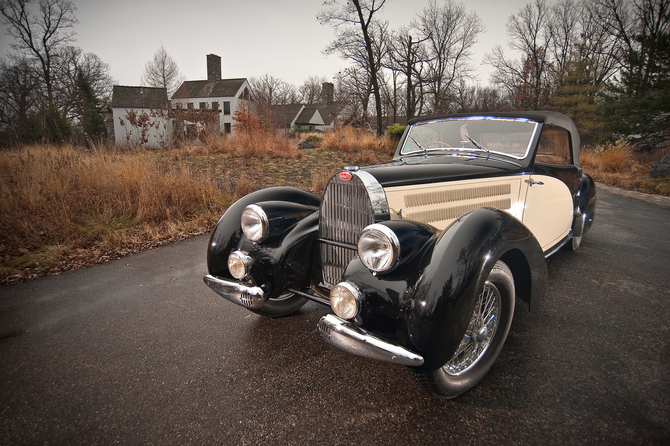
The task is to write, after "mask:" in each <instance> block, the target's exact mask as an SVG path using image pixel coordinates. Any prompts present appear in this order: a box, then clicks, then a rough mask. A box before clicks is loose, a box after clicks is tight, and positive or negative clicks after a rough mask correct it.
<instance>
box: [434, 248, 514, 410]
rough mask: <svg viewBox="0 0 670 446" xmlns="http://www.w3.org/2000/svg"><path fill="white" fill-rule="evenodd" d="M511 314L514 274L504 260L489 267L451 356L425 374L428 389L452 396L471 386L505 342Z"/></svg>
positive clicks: (484, 371) (444, 395) (439, 394)
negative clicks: (468, 318) (462, 332)
mask: <svg viewBox="0 0 670 446" xmlns="http://www.w3.org/2000/svg"><path fill="white" fill-rule="evenodd" d="M513 315H514V277H513V276H512V272H511V271H510V269H509V268H508V267H507V265H505V264H504V263H503V262H501V261H498V262H497V263H496V264H495V265H494V266H493V269H492V270H491V272H490V274H489V276H488V278H487V279H486V282H485V284H484V287H483V289H482V290H481V292H480V294H479V299H478V302H477V304H476V305H475V309H474V311H473V313H472V316H471V318H470V323H469V324H468V328H467V330H466V332H465V336H463V339H462V340H461V343H460V345H459V346H458V349H457V350H456V353H455V354H454V356H453V357H452V358H451V359H450V360H449V361H447V362H446V363H445V364H443V365H442V367H440V368H439V369H437V370H435V371H434V372H428V373H427V374H425V375H424V378H425V382H426V384H427V386H428V388H429V390H430V391H431V392H432V393H433V394H434V395H436V396H438V397H440V398H445V399H448V398H454V397H457V396H458V395H461V394H462V393H464V392H466V391H468V390H470V389H471V388H472V387H474V386H475V385H476V384H477V383H478V382H479V381H480V380H481V379H482V378H483V377H484V375H486V373H487V372H488V371H489V369H490V368H491V366H492V365H493V362H494V361H495V360H496V358H497V357H498V354H499V353H500V350H501V349H502V347H503V345H504V344H505V340H506V339H507V334H508V333H509V329H510V326H511V325H512V317H513Z"/></svg>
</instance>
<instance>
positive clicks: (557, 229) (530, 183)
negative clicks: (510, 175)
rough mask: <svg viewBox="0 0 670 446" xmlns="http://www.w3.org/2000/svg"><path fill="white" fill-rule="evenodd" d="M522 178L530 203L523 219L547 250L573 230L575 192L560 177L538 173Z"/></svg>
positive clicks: (527, 204)
mask: <svg viewBox="0 0 670 446" xmlns="http://www.w3.org/2000/svg"><path fill="white" fill-rule="evenodd" d="M522 178H523V186H522V187H523V189H525V191H526V192H525V195H526V200H525V201H526V206H525V208H524V211H523V217H522V220H521V221H522V222H523V224H524V225H526V227H527V228H528V229H530V231H531V232H532V233H533V234H534V235H535V237H536V238H537V241H538V242H539V243H540V246H541V247H542V251H545V252H546V251H547V250H548V249H549V248H551V247H553V246H554V245H556V244H557V243H558V242H560V241H561V240H562V239H563V238H564V237H566V236H567V235H568V234H569V233H570V227H571V226H572V216H573V213H574V209H573V202H572V195H571V194H570V189H568V186H567V185H566V184H565V183H564V182H562V181H561V180H559V179H557V178H554V177H550V176H546V175H536V174H532V175H531V174H526V175H523V176H522Z"/></svg>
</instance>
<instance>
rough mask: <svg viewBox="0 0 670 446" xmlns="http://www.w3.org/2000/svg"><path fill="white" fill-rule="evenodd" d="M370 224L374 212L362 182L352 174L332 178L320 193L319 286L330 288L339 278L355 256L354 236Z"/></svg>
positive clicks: (356, 238)
mask: <svg viewBox="0 0 670 446" xmlns="http://www.w3.org/2000/svg"><path fill="white" fill-rule="evenodd" d="M372 223H374V211H373V210H372V205H371V203H370V197H369V196H368V192H367V189H366V188H365V185H364V184H363V182H362V181H361V180H360V179H359V178H358V177H356V176H352V178H351V179H350V180H341V179H340V178H338V177H337V176H335V177H333V179H332V180H331V181H330V182H329V183H328V185H327V186H326V190H325V192H324V194H323V201H322V203H321V214H320V221H319V239H320V251H321V266H322V269H323V283H322V284H321V285H322V286H325V287H326V288H332V287H333V286H335V285H337V284H338V283H339V282H340V281H341V279H342V274H343V273H344V269H345V268H346V267H347V265H348V264H349V262H350V261H351V260H352V259H353V258H354V257H355V256H356V245H357V244H358V237H359V236H360V235H361V232H362V231H363V228H365V227H366V226H368V225H370V224H372Z"/></svg>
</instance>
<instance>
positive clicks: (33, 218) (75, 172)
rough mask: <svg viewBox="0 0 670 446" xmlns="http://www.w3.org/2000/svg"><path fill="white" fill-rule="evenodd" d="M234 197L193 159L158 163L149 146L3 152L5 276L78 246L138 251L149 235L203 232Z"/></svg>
mask: <svg viewBox="0 0 670 446" xmlns="http://www.w3.org/2000/svg"><path fill="white" fill-rule="evenodd" d="M229 201H230V197H225V196H223V195H222V194H220V193H219V192H218V191H217V190H216V187H215V186H214V184H213V183H212V182H211V181H202V180H200V179H196V178H193V177H192V176H191V174H190V172H189V170H188V168H187V167H186V166H183V165H180V164H177V163H175V164H174V165H171V166H166V165H161V166H159V165H156V164H155V163H154V162H153V159H152V156H151V154H149V153H147V152H144V151H128V152H119V151H107V150H94V151H90V152H89V151H83V150H76V149H74V148H72V147H69V146H65V147H42V146H32V147H26V148H23V149H20V150H12V151H4V152H1V153H0V259H2V260H3V261H2V264H1V266H0V280H7V279H8V278H11V277H14V276H17V275H18V276H19V277H22V276H24V275H25V273H29V275H33V274H38V275H39V273H40V272H41V271H42V270H43V269H44V268H47V267H48V265H51V264H53V263H54V262H57V259H55V258H54V256H56V257H58V256H69V255H72V253H75V252H77V251H78V250H88V254H94V255H95V253H96V252H97V253H99V254H102V253H103V252H104V251H109V250H114V249H121V250H123V249H131V250H132V249H133V248H132V245H134V244H138V243H143V242H144V241H146V240H153V241H157V240H160V239H162V238H165V237H173V236H174V235H175V234H176V233H179V232H184V231H186V230H189V231H198V230H200V231H202V230H204V229H206V226H207V224H206V223H207V220H210V219H211V220H214V219H215V218H216V217H215V215H214V212H213V211H214V209H216V208H217V207H218V208H219V209H221V208H223V206H224V204H226V203H227V202H229ZM178 228H180V229H178ZM80 254H82V253H80ZM26 268H27V269H29V271H25V269H26ZM31 268H32V269H33V270H35V271H30V269H31ZM14 279H17V277H14Z"/></svg>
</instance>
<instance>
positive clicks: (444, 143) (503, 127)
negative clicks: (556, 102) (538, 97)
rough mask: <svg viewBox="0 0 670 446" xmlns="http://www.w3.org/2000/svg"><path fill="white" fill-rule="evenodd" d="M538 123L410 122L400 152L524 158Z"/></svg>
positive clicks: (511, 120) (499, 120) (479, 120)
mask: <svg viewBox="0 0 670 446" xmlns="http://www.w3.org/2000/svg"><path fill="white" fill-rule="evenodd" d="M537 127H538V123H537V122H533V121H529V120H527V119H514V118H491V117H474V118H447V119H439V120H435V121H426V122H418V123H416V124H414V125H413V126H412V127H411V128H410V131H409V133H408V135H407V138H405V143H404V145H403V147H402V150H401V151H400V153H401V155H411V154H417V153H424V152H432V151H445V152H446V151H453V152H455V153H456V154H459V155H460V154H463V152H467V153H476V152H484V153H485V154H486V156H488V155H490V154H492V153H498V154H501V155H505V156H508V157H512V158H516V159H522V158H525V157H526V155H527V154H528V150H529V149H530V144H531V142H532V141H533V137H534V136H535V132H536V130H537Z"/></svg>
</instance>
